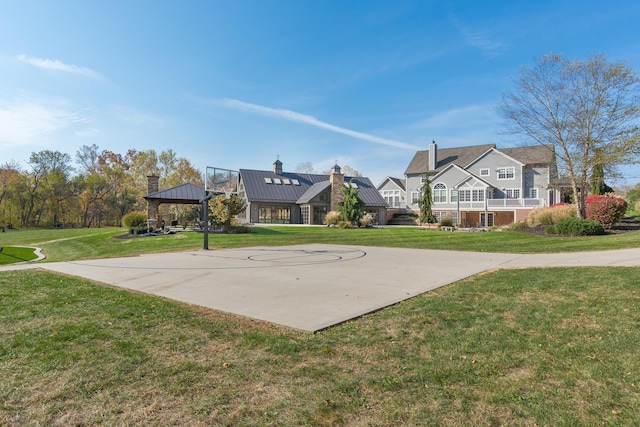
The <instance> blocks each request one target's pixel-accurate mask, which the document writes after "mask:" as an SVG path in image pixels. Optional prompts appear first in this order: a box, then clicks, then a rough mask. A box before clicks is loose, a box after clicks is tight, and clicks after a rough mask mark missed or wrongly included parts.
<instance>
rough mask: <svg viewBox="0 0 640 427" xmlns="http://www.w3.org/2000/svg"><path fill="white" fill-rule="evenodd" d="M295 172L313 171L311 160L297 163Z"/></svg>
mask: <svg viewBox="0 0 640 427" xmlns="http://www.w3.org/2000/svg"><path fill="white" fill-rule="evenodd" d="M296 172H297V173H314V171H313V163H311V162H302V163H298V165H297V166H296Z"/></svg>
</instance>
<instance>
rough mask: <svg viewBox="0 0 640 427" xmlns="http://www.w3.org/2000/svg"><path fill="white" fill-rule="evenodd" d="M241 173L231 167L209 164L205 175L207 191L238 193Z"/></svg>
mask: <svg viewBox="0 0 640 427" xmlns="http://www.w3.org/2000/svg"><path fill="white" fill-rule="evenodd" d="M239 177H240V174H239V173H238V171H235V170H231V169H223V168H216V167H212V166H207V169H206V176H205V187H204V189H205V191H206V192H207V193H210V194H211V193H213V194H224V195H226V196H227V197H229V196H230V195H231V194H238V180H239Z"/></svg>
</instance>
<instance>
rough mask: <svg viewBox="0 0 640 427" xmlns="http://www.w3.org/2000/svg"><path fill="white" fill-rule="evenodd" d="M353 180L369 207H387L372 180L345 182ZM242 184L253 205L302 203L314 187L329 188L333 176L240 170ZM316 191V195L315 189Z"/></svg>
mask: <svg viewBox="0 0 640 427" xmlns="http://www.w3.org/2000/svg"><path fill="white" fill-rule="evenodd" d="M265 178H270V180H265ZM276 180H279V181H276ZM285 180H288V182H289V183H288V184H287V183H286V182H287V181H285ZM269 181H270V183H269ZM352 181H353V182H354V183H355V184H356V185H357V186H358V198H359V199H360V200H361V201H362V202H363V203H364V204H365V206H386V205H387V202H386V201H385V200H384V199H383V198H382V196H381V195H380V193H379V192H378V190H376V187H375V186H374V185H373V184H372V183H371V180H370V179H369V178H365V177H349V176H345V178H344V182H346V183H349V182H352ZM240 182H241V183H242V184H243V185H244V191H245V193H246V195H247V200H248V201H249V202H250V203H254V202H266V203H298V201H299V200H300V199H301V198H302V197H303V196H304V197H305V198H304V199H303V200H305V199H306V198H307V196H308V195H306V196H305V193H307V191H308V190H309V189H310V188H311V187H312V186H313V185H314V184H318V183H326V185H327V186H328V185H330V181H329V175H321V174H307V173H295V172H283V173H281V174H276V173H274V172H273V171H261V170H252V169H240ZM276 182H279V183H276ZM317 188H319V186H318V187H316V189H317ZM325 188H326V187H325ZM313 191H314V192H315V189H314V190H313ZM310 194H311V193H310ZM318 194H319V193H318ZM309 200H310V199H309Z"/></svg>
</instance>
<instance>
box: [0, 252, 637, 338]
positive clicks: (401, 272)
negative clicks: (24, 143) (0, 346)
mask: <svg viewBox="0 0 640 427" xmlns="http://www.w3.org/2000/svg"><path fill="white" fill-rule="evenodd" d="M561 266H567V267H575V266H640V248H636V249H624V250H617V251H606V252H575V253H561V254H535V255H528V254H527V255H522V254H499V253H482V252H454V251H440V250H423V249H398V248H382V247H356V246H339V245H300V246H285V247H253V248H241V249H222V250H213V251H192V252H178V253H168V254H166V253H165V254H149V255H141V256H138V257H126V258H109V259H96V260H84V261H69V262H54V263H37V264H33V263H32V264H22V265H16V266H5V267H2V268H0V272H1V271H7V270H17V269H26V268H42V269H45V270H50V271H55V272H59V273H63V274H69V275H73V276H80V277H84V278H87V279H91V280H95V281H99V282H104V283H108V284H111V285H114V286H118V287H121V288H127V289H132V290H136V291H140V292H144V293H148V294H153V295H158V296H162V297H166V298H170V299H174V300H177V301H183V302H185V303H189V304H195V305H200V306H205V307H208V308H212V309H215V310H220V311H224V312H229V313H234V314H237V315H241V316H246V317H250V318H253V319H258V320H263V321H268V322H272V323H276V324H280V325H284V326H288V327H291V328H295V329H300V330H304V331H318V330H321V329H324V328H327V327H329V326H332V325H335V324H338V323H341V322H344V321H346V320H349V319H352V318H355V317H358V316H361V315H363V314H366V313H370V312H372V311H376V310H379V309H380V308H383V307H386V306H388V305H392V304H395V303H397V302H399V301H402V300H405V299H408V298H411V297H414V296H416V295H419V294H422V293H425V292H427V291H430V290H432V289H435V288H438V287H441V286H444V285H447V284H449V283H453V282H455V281H458V280H461V279H464V278H466V277H469V276H473V275H475V274H478V273H481V272H483V271H486V270H491V269H496V268H523V267H561Z"/></svg>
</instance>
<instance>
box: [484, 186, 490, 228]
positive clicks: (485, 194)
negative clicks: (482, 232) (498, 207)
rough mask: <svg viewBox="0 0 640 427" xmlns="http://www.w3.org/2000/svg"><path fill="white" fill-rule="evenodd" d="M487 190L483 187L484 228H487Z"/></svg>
mask: <svg viewBox="0 0 640 427" xmlns="http://www.w3.org/2000/svg"><path fill="white" fill-rule="evenodd" d="M488 193H489V192H488V191H487V187H485V188H484V228H489V206H488V205H487V196H489V194H488Z"/></svg>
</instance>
